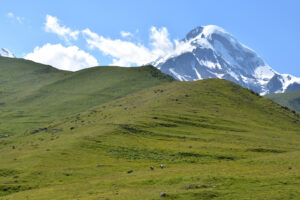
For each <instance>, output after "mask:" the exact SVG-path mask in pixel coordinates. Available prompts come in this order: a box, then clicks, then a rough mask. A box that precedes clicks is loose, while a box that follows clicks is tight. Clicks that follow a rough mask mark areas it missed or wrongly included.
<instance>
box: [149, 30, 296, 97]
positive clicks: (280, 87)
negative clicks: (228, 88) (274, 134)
mask: <svg viewBox="0 0 300 200" xmlns="http://www.w3.org/2000/svg"><path fill="white" fill-rule="evenodd" d="M152 64H153V65H154V66H156V67H157V68H159V69H160V70H161V71H162V72H164V73H166V74H169V75H171V76H173V77H175V78H176V79H178V80H181V81H194V80H199V79H207V78H221V79H226V80H230V81H233V82H235V83H237V84H239V85H241V86H243V87H246V88H250V89H252V90H254V91H255V92H257V93H260V94H262V95H264V94H271V93H281V92H286V91H294V90H300V78H296V77H294V76H292V75H288V74H279V73H277V72H276V71H274V70H273V69H272V68H271V67H270V66H269V65H268V64H267V63H266V62H265V61H264V60H262V59H261V58H260V57H259V56H258V55H257V54H256V53H255V52H254V51H253V50H251V49H249V48H248V47H246V46H245V45H243V44H242V43H240V42H239V41H237V40H236V39H235V38H234V37H233V36H232V35H231V34H229V33H228V32H226V31H225V30H224V29H222V28H220V27H217V26H213V25H209V26H200V27H197V28H195V29H193V30H192V31H190V32H189V33H188V34H187V35H186V37H185V38H184V39H183V40H182V41H180V42H179V43H178V45H177V47H176V50H175V51H174V52H172V53H170V54H169V55H167V56H165V57H162V58H159V59H158V60H156V61H155V62H153V63H152Z"/></svg>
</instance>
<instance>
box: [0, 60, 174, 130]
mask: <svg viewBox="0 0 300 200" xmlns="http://www.w3.org/2000/svg"><path fill="white" fill-rule="evenodd" d="M0 80H1V82H0V91H1V102H0V109H1V110H0V111H1V112H0V125H1V128H0V135H7V134H14V133H20V132H24V131H25V130H26V129H28V128H32V127H38V126H40V125H41V124H45V123H49V122H51V121H53V120H56V119H59V118H61V117H64V116H68V115H70V114H74V113H77V112H80V111H84V110H86V109H88V108H90V107H92V106H95V105H99V104H102V103H106V102H108V101H111V100H114V99H117V98H120V97H122V96H125V95H127V94H130V93H132V92H136V91H139V90H141V89H144V88H147V87H152V86H155V85H159V84H162V83H166V82H170V81H173V78H171V77H170V76H167V75H165V74H162V73H161V72H160V71H159V70H157V69H156V68H154V67H150V66H146V67H137V68H121V67H95V68H90V69H85V70H81V71H78V72H66V71H61V70H57V69H55V68H53V67H51V66H46V65H42V64H38V63H34V62H31V61H27V60H23V59H12V58H4V57H0Z"/></svg>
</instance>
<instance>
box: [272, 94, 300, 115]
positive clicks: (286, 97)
mask: <svg viewBox="0 0 300 200" xmlns="http://www.w3.org/2000/svg"><path fill="white" fill-rule="evenodd" d="M266 97H267V98H268V99H271V100H272V101H275V102H276V103H278V104H280V105H282V106H286V107H288V108H290V109H292V110H295V111H297V112H298V113H300V91H294V92H286V93H282V94H272V95H266Z"/></svg>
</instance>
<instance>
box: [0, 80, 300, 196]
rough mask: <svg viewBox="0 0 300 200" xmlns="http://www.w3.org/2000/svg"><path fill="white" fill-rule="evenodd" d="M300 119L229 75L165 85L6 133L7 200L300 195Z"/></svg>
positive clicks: (2, 181)
mask: <svg viewBox="0 0 300 200" xmlns="http://www.w3.org/2000/svg"><path fill="white" fill-rule="evenodd" d="M299 120H300V118H299V116H298V115H296V114H294V113H293V112H291V111H290V110H286V109H284V108H282V107H281V106H280V105H278V104H275V103H273V102H272V101H270V100H268V99H265V98H262V97H259V96H257V95H256V94H255V93H253V92H252V91H250V90H247V89H244V88H242V87H240V86H238V85H236V84H234V83H232V82H229V81H225V80H218V79H209V80H201V81H196V82H172V83H166V84H162V85H159V86H155V87H152V88H147V89H145V90H142V91H139V92H137V93H134V94H130V95H128V96H126V97H123V98H120V99H117V100H114V101H110V102H108V103H106V104H102V105H100V106H96V107H93V108H91V109H89V110H87V111H85V112H82V113H79V114H76V115H73V116H69V117H66V118H65V119H62V120H58V121H56V122H55V123H52V124H50V125H48V126H43V127H41V131H40V132H31V131H28V132H27V133H25V134H22V135H15V136H12V137H9V138H4V139H0V159H1V161H2V162H0V172H1V173H2V174H5V175H4V176H0V195H2V198H1V197H0V199H6V200H12V199H18V200H23V199H31V200H46V199H56V200H68V199H80V200H87V199H121V200H122V199H132V200H137V199H160V198H162V197H160V193H162V192H165V193H166V197H165V198H166V199H222V200H224V199H299V197H300V193H299V189H298V186H299V184H300V180H299V178H298V177H299V174H300V159H299V153H300V150H299V145H300V135H299V130H300V121H299ZM160 164H164V166H165V168H164V169H160V167H159V165H160ZM150 166H154V170H150V168H149V167H150Z"/></svg>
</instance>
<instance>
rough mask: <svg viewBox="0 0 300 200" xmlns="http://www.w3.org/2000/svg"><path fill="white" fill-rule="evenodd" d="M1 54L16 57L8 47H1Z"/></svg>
mask: <svg viewBox="0 0 300 200" xmlns="http://www.w3.org/2000/svg"><path fill="white" fill-rule="evenodd" d="M0 56H3V57H10V58H14V57H15V56H14V54H12V53H11V52H10V51H9V50H8V49H5V48H0Z"/></svg>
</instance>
